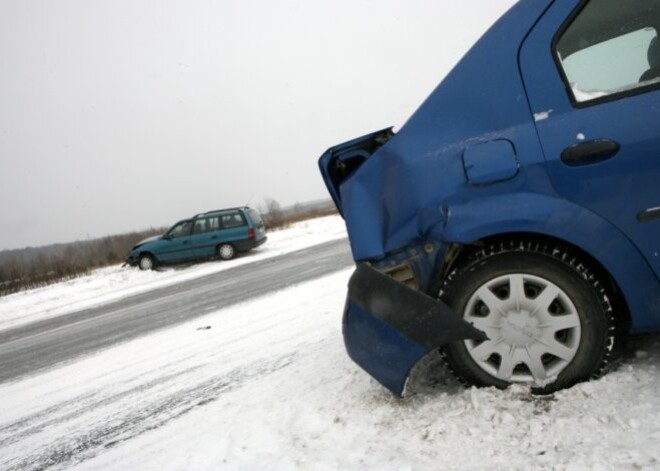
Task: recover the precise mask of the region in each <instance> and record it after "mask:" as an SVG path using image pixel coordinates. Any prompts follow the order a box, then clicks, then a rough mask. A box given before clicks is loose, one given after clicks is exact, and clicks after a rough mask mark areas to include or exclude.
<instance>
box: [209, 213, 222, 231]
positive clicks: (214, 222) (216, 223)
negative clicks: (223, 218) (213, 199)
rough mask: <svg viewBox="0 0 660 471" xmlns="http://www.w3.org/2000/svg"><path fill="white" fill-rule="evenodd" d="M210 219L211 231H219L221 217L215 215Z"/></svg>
mask: <svg viewBox="0 0 660 471" xmlns="http://www.w3.org/2000/svg"><path fill="white" fill-rule="evenodd" d="M208 221H209V231H218V230H220V217H219V216H213V217H210V218H208Z"/></svg>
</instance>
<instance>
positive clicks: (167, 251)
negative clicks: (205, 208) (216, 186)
mask: <svg viewBox="0 0 660 471" xmlns="http://www.w3.org/2000/svg"><path fill="white" fill-rule="evenodd" d="M266 239H267V237H266V229H265V226H264V223H263V221H262V219H261V216H260V215H259V213H258V212H257V211H255V210H254V209H251V208H248V207H242V208H229V209H221V210H216V211H209V212H207V213H202V214H198V215H196V216H194V217H192V218H190V219H184V220H182V221H179V222H177V223H176V224H174V226H172V228H171V229H170V230H168V231H167V232H166V233H165V234H163V235H161V236H156V237H151V238H149V239H145V240H143V241H141V242H139V243H138V244H136V245H135V246H134V247H133V249H131V253H130V254H129V255H128V258H127V259H126V262H127V263H128V264H129V265H132V266H136V265H137V266H138V267H140V269H142V270H151V269H153V268H155V267H156V266H158V265H160V264H166V263H180V262H189V261H192V260H203V259H209V258H215V257H217V258H220V259H222V260H229V259H231V258H233V257H234V255H236V253H237V252H247V251H248V250H250V249H253V248H255V247H258V246H260V245H261V244H263V243H264V242H266Z"/></svg>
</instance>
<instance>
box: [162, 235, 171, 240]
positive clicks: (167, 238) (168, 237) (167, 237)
mask: <svg viewBox="0 0 660 471" xmlns="http://www.w3.org/2000/svg"><path fill="white" fill-rule="evenodd" d="M161 239H165V240H171V239H172V236H171V235H169V234H163V236H162V237H161Z"/></svg>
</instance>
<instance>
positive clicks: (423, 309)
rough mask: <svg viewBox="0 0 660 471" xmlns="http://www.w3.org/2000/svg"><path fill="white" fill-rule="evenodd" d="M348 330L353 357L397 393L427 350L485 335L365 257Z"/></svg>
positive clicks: (353, 285) (354, 280) (351, 297)
mask: <svg viewBox="0 0 660 471" xmlns="http://www.w3.org/2000/svg"><path fill="white" fill-rule="evenodd" d="M343 333H344V342H345V345H346V350H347V352H348V354H349V356H350V357H351V359H352V360H353V361H355V362H356V363H357V364H358V365H360V367H362V368H363V369H364V370H365V371H367V372H368V373H369V374H370V375H371V376H373V377H374V378H375V379H376V380H377V381H378V382H380V383H381V384H382V385H383V386H385V387H386V388H387V389H389V390H390V391H391V392H392V393H394V394H396V395H397V396H402V395H403V393H404V390H405V384H406V380H407V378H408V375H409V374H410V371H411V370H412V368H413V367H414V366H415V364H416V363H417V362H418V361H419V360H420V359H421V358H422V357H424V356H425V355H426V354H427V353H429V352H431V351H433V350H435V349H437V348H438V347H441V346H443V345H445V344H447V343H450V342H454V341H457V340H464V339H475V340H485V339H486V335H485V334H484V333H483V332H481V331H480V330H477V329H476V328H474V327H473V326H472V325H471V324H468V323H467V322H465V321H464V320H463V319H462V318H461V317H460V316H458V315H457V314H456V313H454V312H453V311H452V310H451V309H450V308H449V307H448V306H447V305H446V304H444V303H442V302H441V301H438V300H435V299H433V298H431V297H430V296H427V295H425V294H423V293H421V292H420V291H416V290H413V289H411V288H409V287H408V286H406V285H404V284H403V283H400V282H397V281H395V280H394V279H392V278H390V277H389V276H387V275H384V274H383V273H381V272H379V271H378V270H376V269H375V268H372V267H371V266H369V265H367V264H364V263H360V264H358V266H357V268H356V270H355V272H354V273H353V275H352V277H351V279H350V281H349V285H348V299H347V302H346V308H345V311H344V318H343Z"/></svg>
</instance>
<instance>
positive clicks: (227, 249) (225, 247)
mask: <svg viewBox="0 0 660 471" xmlns="http://www.w3.org/2000/svg"><path fill="white" fill-rule="evenodd" d="M217 253H218V257H220V258H221V259H222V260H231V259H232V258H234V255H236V250H235V249H234V246H233V245H231V244H221V245H219V246H218V249H217Z"/></svg>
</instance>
